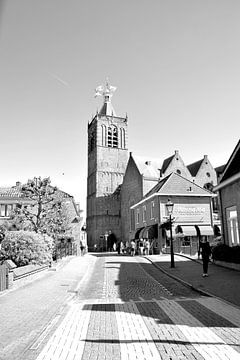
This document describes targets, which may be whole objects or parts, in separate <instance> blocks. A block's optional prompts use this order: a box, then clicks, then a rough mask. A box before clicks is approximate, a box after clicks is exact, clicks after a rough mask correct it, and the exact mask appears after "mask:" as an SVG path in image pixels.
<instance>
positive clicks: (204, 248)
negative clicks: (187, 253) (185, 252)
mask: <svg viewBox="0 0 240 360" xmlns="http://www.w3.org/2000/svg"><path fill="white" fill-rule="evenodd" d="M200 251H201V254H202V262H203V274H202V276H203V277H206V276H208V263H209V257H210V255H211V248H210V244H209V242H208V240H207V237H206V236H204V237H203V238H202V240H201V243H200Z"/></svg>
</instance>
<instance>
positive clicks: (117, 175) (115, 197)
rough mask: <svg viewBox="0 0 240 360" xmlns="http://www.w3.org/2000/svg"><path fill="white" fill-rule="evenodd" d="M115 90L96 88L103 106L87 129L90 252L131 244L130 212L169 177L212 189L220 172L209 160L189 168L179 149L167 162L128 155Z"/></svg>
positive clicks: (125, 125) (125, 127)
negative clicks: (115, 99)
mask: <svg viewBox="0 0 240 360" xmlns="http://www.w3.org/2000/svg"><path fill="white" fill-rule="evenodd" d="M115 90H116V88H115V87H112V86H110V85H109V84H108V83H107V84H106V86H105V87H103V86H99V87H98V88H97V89H96V94H97V95H100V96H102V97H103V99H104V102H103V106H102V108H101V110H100V112H97V113H96V115H95V116H94V117H93V119H92V121H91V122H90V123H89V125H88V178H87V219H86V230H87V242H88V247H89V251H93V250H100V251H101V250H109V249H111V248H112V246H113V243H114V242H115V243H116V242H119V241H123V242H126V241H129V240H131V239H132V236H133V230H134V229H132V228H131V211H130V207H131V206H132V205H134V204H136V203H137V202H139V201H141V199H142V198H143V197H144V196H145V195H146V194H147V193H148V192H149V190H150V189H152V188H153V187H154V186H155V185H156V184H157V183H158V182H159V180H161V179H164V178H165V177H167V176H169V175H170V174H172V173H174V172H175V173H176V174H178V175H180V176H182V177H183V178H185V179H187V180H189V181H192V182H194V183H195V184H196V185H199V186H201V187H203V188H205V189H207V190H212V188H213V186H215V185H216V184H217V178H216V171H215V169H214V168H213V167H212V165H211V163H210V162H209V160H208V158H207V156H206V155H205V156H204V157H203V159H201V160H199V161H197V162H195V163H193V164H190V165H189V166H187V165H185V163H184V161H183V159H182V157H181V156H180V154H179V151H178V150H175V152H174V154H173V155H172V156H170V157H168V158H167V159H165V160H163V161H162V160H160V159H148V158H144V157H139V156H135V155H133V154H132V153H130V154H128V119H127V117H118V116H117V115H116V113H115V111H114V109H113V106H112V103H111V97H112V95H113V93H114V91H115ZM212 201H213V205H212V209H214V201H215V200H212ZM216 221H217V222H218V221H219V220H218V219H217V220H216Z"/></svg>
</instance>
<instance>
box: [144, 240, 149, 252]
mask: <svg viewBox="0 0 240 360" xmlns="http://www.w3.org/2000/svg"><path fill="white" fill-rule="evenodd" d="M149 250H150V242H149V240H148V239H146V240H145V243H144V253H145V255H149Z"/></svg>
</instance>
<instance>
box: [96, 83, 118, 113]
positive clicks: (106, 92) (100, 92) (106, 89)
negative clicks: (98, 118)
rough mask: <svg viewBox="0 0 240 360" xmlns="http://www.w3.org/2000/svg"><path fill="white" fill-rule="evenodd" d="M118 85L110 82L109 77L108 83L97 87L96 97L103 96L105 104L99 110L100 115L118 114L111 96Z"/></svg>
mask: <svg viewBox="0 0 240 360" xmlns="http://www.w3.org/2000/svg"><path fill="white" fill-rule="evenodd" d="M116 89H117V88H116V86H111V85H110V84H109V81H108V78H107V79H106V85H105V86H103V85H99V86H98V87H97V88H96V89H95V97H97V96H102V97H103V106H102V108H101V110H100V112H99V115H109V116H116V113H115V111H114V109H113V106H112V103H111V98H112V96H113V93H114V92H115V91H116Z"/></svg>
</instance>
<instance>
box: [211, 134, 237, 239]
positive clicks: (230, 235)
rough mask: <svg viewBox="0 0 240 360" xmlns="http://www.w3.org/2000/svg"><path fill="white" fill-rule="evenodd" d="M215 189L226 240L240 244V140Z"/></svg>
mask: <svg viewBox="0 0 240 360" xmlns="http://www.w3.org/2000/svg"><path fill="white" fill-rule="evenodd" d="M214 191H217V192H218V194H219V197H218V198H219V202H220V213H221V223H222V233H223V239H224V242H225V243H226V244H227V245H229V246H235V245H240V221H239V219H240V140H239V142H238V144H237V145H236V147H235V149H234V150H233V153H232V154H231V156H230V158H229V160H228V162H227V164H226V165H225V167H224V171H223V174H222V176H221V178H220V181H219V184H218V185H217V186H216V187H215V188H214Z"/></svg>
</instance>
